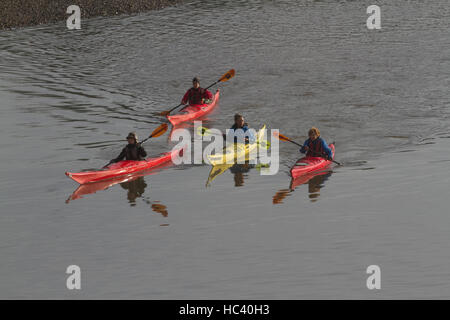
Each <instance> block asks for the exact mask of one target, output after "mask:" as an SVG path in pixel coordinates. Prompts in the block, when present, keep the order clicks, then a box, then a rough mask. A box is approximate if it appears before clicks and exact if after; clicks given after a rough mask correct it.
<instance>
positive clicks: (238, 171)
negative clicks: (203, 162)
mask: <svg viewBox="0 0 450 320" xmlns="http://www.w3.org/2000/svg"><path fill="white" fill-rule="evenodd" d="M254 167H255V165H254V164H249V163H248V162H247V163H242V164H241V163H234V164H219V165H216V166H212V168H211V171H210V172H209V176H208V180H207V181H206V186H209V185H210V184H211V182H212V181H213V180H214V179H215V178H217V177H218V176H220V175H221V174H222V173H224V172H225V171H227V170H228V169H230V172H231V173H233V174H234V186H235V187H242V186H243V185H244V180H245V179H244V178H245V177H247V175H246V174H245V173H247V172H249V171H250V169H252V168H254Z"/></svg>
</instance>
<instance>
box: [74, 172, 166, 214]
mask: <svg viewBox="0 0 450 320" xmlns="http://www.w3.org/2000/svg"><path fill="white" fill-rule="evenodd" d="M152 173H154V171H153V172H151V173H148V172H147V173H138V174H136V175H132V176H125V177H117V178H113V179H109V180H106V181H99V182H95V183H88V184H82V185H80V186H79V187H78V188H77V189H76V190H75V191H74V192H73V193H72V195H70V197H69V198H68V199H67V200H66V203H69V202H70V201H71V200H76V199H81V198H82V197H83V196H85V195H88V194H92V193H96V192H98V191H102V190H106V189H108V188H110V187H112V186H114V185H116V184H120V186H121V187H122V188H123V189H124V190H127V191H128V192H127V200H128V202H129V203H130V206H132V207H134V206H136V199H137V198H142V200H143V201H144V202H145V203H146V204H148V205H150V206H151V208H152V210H153V211H155V212H158V213H160V214H161V215H162V216H163V217H167V216H168V212H167V207H166V206H165V205H163V204H160V203H159V201H153V202H152V201H150V199H149V198H148V197H147V198H145V199H144V198H143V197H142V196H143V194H144V192H145V188H147V183H146V182H145V180H144V175H149V174H152Z"/></svg>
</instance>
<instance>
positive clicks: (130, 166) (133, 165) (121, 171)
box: [66, 149, 182, 184]
mask: <svg viewBox="0 0 450 320" xmlns="http://www.w3.org/2000/svg"><path fill="white" fill-rule="evenodd" d="M181 150H182V149H177V150H173V151H171V152H167V153H164V154H163V155H162V156H161V157H158V158H149V159H145V160H143V161H132V160H124V161H119V162H117V163H113V164H111V165H109V166H108V167H106V169H105V170H98V171H87V172H79V173H72V172H66V176H68V177H69V178H71V179H73V180H74V181H76V182H78V183H79V184H85V183H92V182H97V181H101V180H107V179H113V178H115V177H120V176H124V175H128V174H132V173H135V172H138V171H142V170H147V169H151V168H154V167H157V166H159V165H162V164H163V163H166V162H168V161H171V159H172V155H173V156H176V155H178V154H179V153H180V151H181Z"/></svg>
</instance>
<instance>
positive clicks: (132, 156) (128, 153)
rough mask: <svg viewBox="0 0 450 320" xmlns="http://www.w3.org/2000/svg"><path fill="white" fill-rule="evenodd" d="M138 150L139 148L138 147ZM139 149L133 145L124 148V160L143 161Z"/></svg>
mask: <svg viewBox="0 0 450 320" xmlns="http://www.w3.org/2000/svg"><path fill="white" fill-rule="evenodd" d="M139 148H140V147H139ZM139 148H137V147H136V145H135V144H129V145H127V146H126V147H125V160H137V161H141V160H143V159H142V158H141V153H140V152H139Z"/></svg>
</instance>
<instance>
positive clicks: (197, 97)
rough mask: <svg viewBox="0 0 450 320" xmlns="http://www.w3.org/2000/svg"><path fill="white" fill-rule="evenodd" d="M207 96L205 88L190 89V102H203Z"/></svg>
mask: <svg viewBox="0 0 450 320" xmlns="http://www.w3.org/2000/svg"><path fill="white" fill-rule="evenodd" d="M204 96H205V89H203V88H198V89H195V88H191V89H190V90H189V104H202V103H203V102H202V100H203V97H204Z"/></svg>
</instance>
